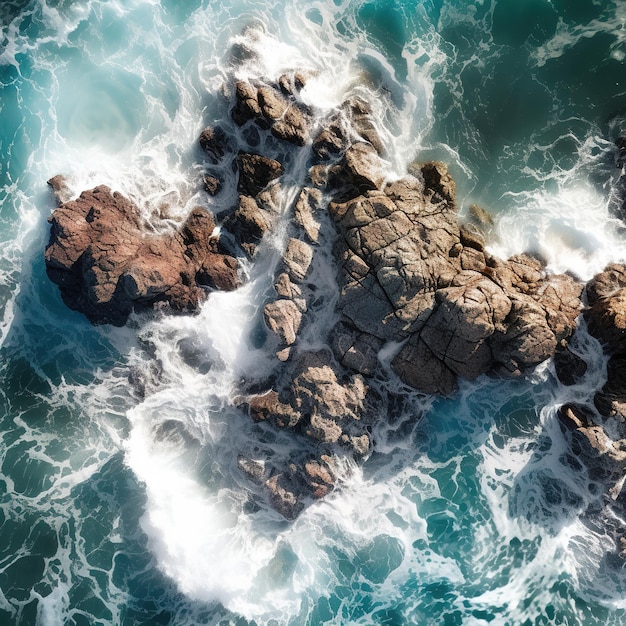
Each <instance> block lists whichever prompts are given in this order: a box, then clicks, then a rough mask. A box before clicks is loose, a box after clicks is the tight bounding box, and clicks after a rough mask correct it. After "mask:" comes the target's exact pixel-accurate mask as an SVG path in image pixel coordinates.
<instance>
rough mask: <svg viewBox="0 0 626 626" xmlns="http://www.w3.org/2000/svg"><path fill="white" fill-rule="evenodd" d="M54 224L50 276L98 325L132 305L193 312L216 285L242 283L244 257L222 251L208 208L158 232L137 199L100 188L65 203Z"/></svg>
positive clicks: (122, 316)
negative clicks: (150, 226)
mask: <svg viewBox="0 0 626 626" xmlns="http://www.w3.org/2000/svg"><path fill="white" fill-rule="evenodd" d="M55 185H56V186H58V183H57V182H56V181H55ZM49 222H50V224H51V228H50V240H49V243H48V245H47V247H46V252H45V260H46V271H47V273H48V276H49V277H50V279H51V280H52V281H53V282H54V283H56V284H57V285H58V286H59V288H60V290H61V295H62V297H63V300H64V302H65V303H66V304H67V306H69V307H70V308H72V309H74V310H76V311H80V312H81V313H84V314H85V315H86V316H87V318H88V319H89V320H90V321H91V322H93V323H94V324H113V325H116V326H121V325H123V324H124V323H125V322H126V320H127V318H128V316H129V314H130V313H131V312H132V311H133V310H143V309H147V308H152V307H155V306H157V305H158V306H167V307H168V308H169V309H170V310H172V311H178V312H193V311H196V310H197V309H198V307H199V305H200V304H201V303H202V302H203V301H204V300H205V299H206V297H207V294H208V291H209V290H210V289H220V290H232V289H235V288H236V287H237V286H238V285H239V277H238V267H239V266H238V263H237V261H236V259H234V258H233V257H231V256H228V255H226V254H223V253H222V252H221V251H220V245H219V237H218V236H217V235H216V234H215V230H216V229H215V226H216V225H215V221H214V220H213V216H212V215H211V214H210V213H208V212H207V211H206V210H204V209H202V208H197V209H194V210H193V211H192V212H191V213H190V215H189V217H188V218H187V220H186V222H185V223H184V224H183V226H182V227H181V228H180V229H179V230H178V231H175V232H170V233H167V234H164V235H155V234H153V233H150V232H148V231H147V228H146V227H145V226H144V224H143V223H142V220H141V217H140V212H139V209H138V208H137V206H136V205H135V204H133V203H132V202H131V201H130V200H128V199H127V198H125V197H124V196H122V195H121V194H120V193H117V192H112V191H111V190H110V189H109V188H108V187H105V186H99V187H96V188H95V189H91V190H89V191H84V192H83V193H82V194H81V195H80V196H79V197H78V198H76V199H75V200H70V201H67V202H61V204H60V206H59V207H58V208H57V209H56V210H55V211H54V213H53V214H52V216H51V217H50V218H49Z"/></svg>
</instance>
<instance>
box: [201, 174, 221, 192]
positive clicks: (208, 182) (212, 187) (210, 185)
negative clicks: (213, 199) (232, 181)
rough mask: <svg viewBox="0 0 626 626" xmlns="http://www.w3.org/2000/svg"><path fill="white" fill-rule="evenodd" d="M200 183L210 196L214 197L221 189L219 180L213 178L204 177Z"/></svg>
mask: <svg viewBox="0 0 626 626" xmlns="http://www.w3.org/2000/svg"><path fill="white" fill-rule="evenodd" d="M202 183H203V186H204V190H205V191H206V192H207V193H208V194H209V195H210V196H216V195H217V194H218V193H219V192H220V189H221V188H222V184H221V182H220V180H219V178H216V177H215V176H205V177H204V178H203V179H202Z"/></svg>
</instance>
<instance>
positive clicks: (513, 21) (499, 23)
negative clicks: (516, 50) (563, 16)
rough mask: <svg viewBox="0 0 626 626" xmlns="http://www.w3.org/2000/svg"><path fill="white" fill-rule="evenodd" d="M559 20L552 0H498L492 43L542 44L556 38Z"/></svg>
mask: <svg viewBox="0 0 626 626" xmlns="http://www.w3.org/2000/svg"><path fill="white" fill-rule="evenodd" d="M557 21H558V15H557V12H556V11H555V10H554V7H553V6H552V3H551V2H549V0H524V2H519V1H518V0H497V2H496V4H495V8H494V11H493V27H492V33H493V40H494V42H495V43H497V44H504V45H507V46H521V45H523V44H525V43H526V42H529V43H532V44H535V45H536V44H541V43H544V42H545V41H547V40H548V39H549V38H550V37H552V36H553V35H554V33H555V31H556V25H557Z"/></svg>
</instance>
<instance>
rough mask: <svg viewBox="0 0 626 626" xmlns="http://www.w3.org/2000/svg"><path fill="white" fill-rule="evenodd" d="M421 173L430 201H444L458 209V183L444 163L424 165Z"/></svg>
mask: <svg viewBox="0 0 626 626" xmlns="http://www.w3.org/2000/svg"><path fill="white" fill-rule="evenodd" d="M409 172H411V170H410V169H409ZM419 172H420V173H421V175H422V178H423V180H424V190H425V193H426V195H427V197H428V201H430V202H433V203H439V202H441V201H442V200H443V201H444V202H447V203H448V204H449V205H450V206H451V207H455V208H456V183H455V182H454V179H453V178H452V176H451V175H450V173H449V172H448V168H447V167H446V165H445V164H444V163H442V162H441V161H431V162H429V163H423V164H421V165H420V166H419Z"/></svg>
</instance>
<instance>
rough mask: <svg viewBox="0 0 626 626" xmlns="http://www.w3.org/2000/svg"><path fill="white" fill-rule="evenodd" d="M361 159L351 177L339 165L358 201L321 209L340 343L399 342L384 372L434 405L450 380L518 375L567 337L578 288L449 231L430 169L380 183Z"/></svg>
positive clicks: (474, 235) (372, 160) (450, 188)
mask: <svg viewBox="0 0 626 626" xmlns="http://www.w3.org/2000/svg"><path fill="white" fill-rule="evenodd" d="M368 159H369V160H368V162H366V163H365V164H363V168H362V169H357V168H355V167H354V165H353V164H352V163H349V162H346V164H345V168H346V169H347V170H348V172H349V174H350V175H351V176H352V181H353V184H354V187H355V189H356V191H357V193H358V195H356V197H353V198H351V199H350V200H348V201H346V202H334V203H331V204H330V207H329V210H330V214H331V216H332V217H333V219H334V221H335V223H336V224H337V227H338V231H339V233H340V240H339V242H338V243H337V246H336V256H337V259H338V263H339V266H340V270H339V286H340V290H341V296H340V301H339V310H340V313H341V317H342V324H343V325H342V331H341V336H342V341H341V342H340V343H341V344H342V345H344V346H345V345H351V346H353V345H357V344H359V343H360V344H363V343H365V344H366V345H367V346H372V345H380V343H381V342H385V341H389V340H394V341H399V340H405V343H404V345H403V346H402V348H401V349H400V351H399V352H398V354H397V355H396V357H395V358H394V360H393V361H392V367H393V369H394V370H395V371H396V373H397V374H398V375H399V376H400V378H402V380H403V381H404V382H406V383H407V384H409V385H410V386H412V387H414V388H416V389H418V390H420V391H424V392H426V393H440V394H444V395H449V394H451V393H453V392H454V391H455V389H456V387H457V378H458V377H459V376H461V377H463V378H467V379H470V380H471V379H474V378H476V377H477V376H479V375H480V374H484V373H487V372H494V373H497V374H500V375H519V374H520V373H522V372H523V371H525V370H527V369H528V368H530V367H532V366H534V365H536V364H538V363H540V362H542V361H544V360H546V359H547V358H549V357H551V356H552V355H553V354H554V352H555V350H556V348H557V346H558V345H559V343H560V342H562V341H563V340H565V339H567V338H568V337H569V336H570V335H571V333H572V332H573V330H574V328H575V326H576V318H577V316H578V314H579V311H580V308H581V303H580V293H581V290H582V285H581V284H580V283H578V282H577V281H576V280H574V279H573V278H571V277H569V276H549V275H548V274H546V272H545V271H544V269H543V266H542V264H541V262H540V261H539V260H538V259H535V258H532V257H530V256H527V255H520V256H517V257H514V258H512V259H510V260H509V261H502V260H499V259H496V258H494V257H492V256H491V255H489V254H488V253H486V252H485V249H484V239H483V237H482V235H481V234H480V232H478V231H477V230H476V229H471V228H468V227H462V226H461V225H460V224H459V222H458V220H457V215H456V201H455V186H454V181H453V180H452V178H451V177H450V175H449V173H448V171H447V169H446V168H445V166H444V165H443V164H442V163H426V164H423V165H422V166H420V167H415V168H414V169H413V171H414V175H408V176H406V177H405V178H403V179H400V180H399V181H395V182H393V183H389V184H385V183H384V177H380V176H378V174H377V173H378V172H380V171H381V169H382V164H381V162H380V160H378V161H376V159H377V157H376V156H375V155H374V153H373V151H372V152H370V154H369V157H368ZM368 168H369V170H368ZM367 171H370V172H371V175H369V176H368V174H367V173H366V172H367ZM364 181H367V182H364ZM374 185H376V188H374V189H372V187H373V186H374ZM363 188H366V189H367V190H366V191H365V192H364V193H363V192H362V189H363ZM350 330H352V334H353V337H354V340H350V338H349V334H350ZM368 337H370V338H368ZM353 352H354V350H353ZM353 352H352V353H349V352H348V351H346V350H344V349H343V348H340V352H339V354H338V355H337V356H338V358H339V359H340V360H341V362H342V363H343V364H344V365H345V366H346V367H357V368H359V367H361V366H360V365H359V363H362V364H363V367H364V368H365V370H364V371H363V372H362V373H365V372H366V371H370V370H371V369H372V362H371V359H362V358H357V359H354V358H352V354H353ZM347 354H350V356H349V357H348V359H349V360H346V355H347Z"/></svg>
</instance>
